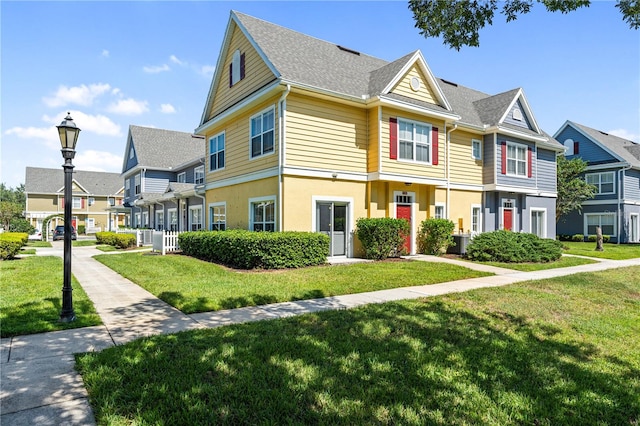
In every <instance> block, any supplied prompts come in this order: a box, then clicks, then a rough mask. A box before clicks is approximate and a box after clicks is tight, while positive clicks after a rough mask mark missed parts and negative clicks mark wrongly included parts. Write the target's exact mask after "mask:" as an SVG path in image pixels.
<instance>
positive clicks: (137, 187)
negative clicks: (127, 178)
mask: <svg viewBox="0 0 640 426" xmlns="http://www.w3.org/2000/svg"><path fill="white" fill-rule="evenodd" d="M134 179H135V191H136V192H135V193H136V195H137V194H139V193H140V175H136V176H135V178H134Z"/></svg>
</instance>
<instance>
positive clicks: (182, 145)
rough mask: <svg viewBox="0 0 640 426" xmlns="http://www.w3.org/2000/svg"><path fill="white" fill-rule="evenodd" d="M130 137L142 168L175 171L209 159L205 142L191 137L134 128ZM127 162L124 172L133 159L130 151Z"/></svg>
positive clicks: (130, 130)
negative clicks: (173, 169) (130, 157)
mask: <svg viewBox="0 0 640 426" xmlns="http://www.w3.org/2000/svg"><path fill="white" fill-rule="evenodd" d="M129 134H130V136H131V141H132V143H133V146H134V149H135V152H136V157H137V159H138V165H139V166H142V167H149V168H158V169H171V168H174V167H176V166H179V165H182V164H186V163H188V162H190V161H194V160H197V159H199V158H202V157H204V155H205V149H206V147H205V144H204V142H203V139H202V138H201V137H194V135H192V134H191V133H186V132H177V131H174V130H164V129H156V128H153V127H142V126H134V125H130V126H129ZM127 149H129V145H128V144H127ZM124 158H125V161H124V164H123V166H122V171H123V172H125V169H124V168H125V166H126V163H127V159H128V158H129V152H128V151H127V152H125V156H124Z"/></svg>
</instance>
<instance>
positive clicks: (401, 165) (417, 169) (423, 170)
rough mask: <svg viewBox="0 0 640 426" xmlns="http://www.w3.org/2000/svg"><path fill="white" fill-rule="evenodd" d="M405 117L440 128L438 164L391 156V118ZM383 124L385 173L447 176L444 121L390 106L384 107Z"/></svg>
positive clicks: (435, 176)
mask: <svg viewBox="0 0 640 426" xmlns="http://www.w3.org/2000/svg"><path fill="white" fill-rule="evenodd" d="M391 117H393V118H404V119H407V120H413V121H417V122H421V123H425V124H431V125H432V126H433V127H437V128H438V165H437V166H433V165H427V164H421V163H414V162H410V161H403V160H392V159H390V158H389V118H391ZM380 124H381V136H382V137H381V145H382V147H381V153H382V170H381V172H384V173H397V174H400V175H408V176H417V177H424V178H437V179H444V178H445V171H446V170H445V163H446V161H445V157H444V151H445V129H444V121H442V120H439V119H433V118H428V117H425V116H423V115H418V114H411V113H407V112H404V111H397V110H392V109H388V108H384V109H383V113H382V122H381V123H380ZM398 152H399V149H398Z"/></svg>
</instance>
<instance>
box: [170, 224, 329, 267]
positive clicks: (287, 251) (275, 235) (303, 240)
mask: <svg viewBox="0 0 640 426" xmlns="http://www.w3.org/2000/svg"><path fill="white" fill-rule="evenodd" d="M178 244H179V245H180V249H181V250H182V252H183V253H184V254H186V255H187V256H191V257H195V258H198V259H202V260H205V261H208V262H215V263H221V264H223V265H227V266H230V267H232V268H239V269H256V268H259V269H284V268H302V267H305V266H313V265H321V264H323V263H325V262H326V261H327V256H329V237H328V236H327V235H324V234H320V233H313V232H255V231H247V230H242V229H232V230H227V231H194V232H184V233H182V234H180V235H179V236H178Z"/></svg>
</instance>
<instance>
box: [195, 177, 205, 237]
mask: <svg viewBox="0 0 640 426" xmlns="http://www.w3.org/2000/svg"><path fill="white" fill-rule="evenodd" d="M198 189H204V185H203V186H202V188H196V189H195V192H194V194H193V195H195V196H196V197H198V198H200V199H201V200H202V218H201V219H202V221H203V222H204V223H203V224H202V228H200V229H203V228H204V229H207V227H206V224H207V222H206V221H205V220H204V218H205V214H206V213H207V210H206V207H205V203H206V202H207V200H206V198H205V197H204V195H200V194H198Z"/></svg>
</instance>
